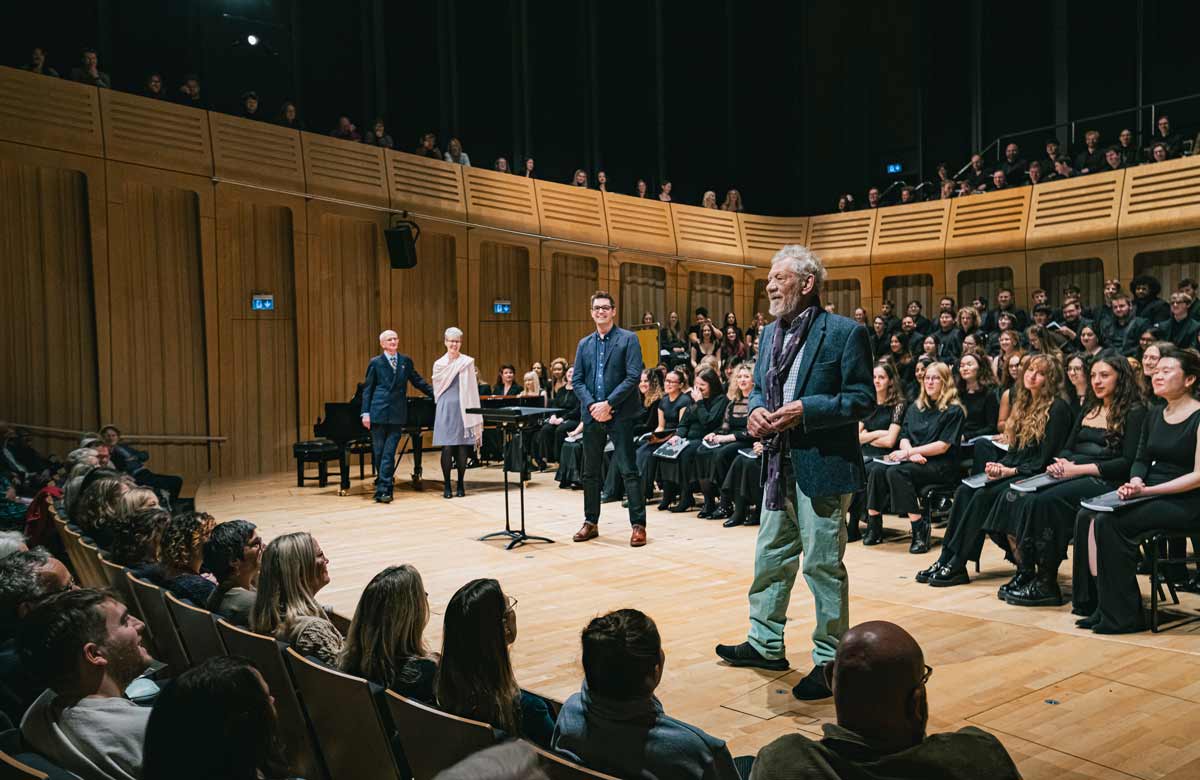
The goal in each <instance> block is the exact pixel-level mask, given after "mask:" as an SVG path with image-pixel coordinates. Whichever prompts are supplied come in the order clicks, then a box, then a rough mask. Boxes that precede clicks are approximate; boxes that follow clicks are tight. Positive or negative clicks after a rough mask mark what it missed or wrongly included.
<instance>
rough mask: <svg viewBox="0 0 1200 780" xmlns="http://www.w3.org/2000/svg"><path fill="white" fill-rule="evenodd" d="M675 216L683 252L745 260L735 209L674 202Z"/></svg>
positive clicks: (676, 238) (687, 254) (725, 259)
mask: <svg viewBox="0 0 1200 780" xmlns="http://www.w3.org/2000/svg"><path fill="white" fill-rule="evenodd" d="M671 218H672V219H673V220H674V222H675V243H676V245H677V246H678V247H679V254H680V255H682V256H684V257H699V258H703V259H706V260H721V261H723V262H726V263H741V262H743V261H744V260H745V252H744V251H743V249H742V236H741V233H740V231H739V230H738V222H737V214H736V213H735V212H732V211H717V210H715V209H702V208H698V207H696V206H680V205H679V204H678V203H672V204H671Z"/></svg>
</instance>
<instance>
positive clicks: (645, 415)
mask: <svg viewBox="0 0 1200 780" xmlns="http://www.w3.org/2000/svg"><path fill="white" fill-rule="evenodd" d="M657 427H658V402H657V401H654V402H652V403H651V404H650V405H649V406H646V405H645V402H643V403H642V418H641V419H640V420H638V421H637V422H636V423H635V424H634V426H633V436H634V438H635V439H636V438H637V437H638V436H641V435H643V434H646V433H650V432H651V431H653V430H654V429H655V428H657ZM612 456H613V454H612V453H611V452H609V451H608V448H607V447H606V448H605V450H604V486H603V487H602V488H601V489H600V499H601V500H602V501H603V500H615V499H618V498H623V497H624V496H625V480H623V479H621V472H620V471H619V470H617V469H613V468H609V466H611V465H612Z"/></svg>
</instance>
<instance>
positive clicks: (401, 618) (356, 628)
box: [338, 564, 438, 704]
mask: <svg viewBox="0 0 1200 780" xmlns="http://www.w3.org/2000/svg"><path fill="white" fill-rule="evenodd" d="M428 624H429V594H428V593H426V592H425V584H424V582H422V580H421V574H420V573H419V572H418V571H417V570H416V569H415V568H413V567H412V566H409V565H408V564H404V565H402V566H389V567H388V568H386V569H384V570H383V571H381V572H379V573H378V574H376V575H375V577H374V578H372V580H371V581H370V582H369V583H367V587H366V589H365V590H363V592H362V596H361V597H360V598H359V600H358V607H356V608H355V610H354V620H353V621H351V623H350V630H349V631H348V632H347V633H346V641H345V643H344V644H343V645H342V652H341V654H340V655H339V656H338V667H339V668H340V669H341V670H342V671H343V672H346V673H347V674H353V675H357V676H358V677H365V678H366V679H368V680H370V681H371V682H373V683H376V684H378V685H382V686H383V687H385V688H390V689H391V690H393V691H395V692H396V693H398V694H400V695H401V696H408V697H410V698H414V699H417V700H418V701H422V702H424V703H426V704H436V702H437V696H436V695H435V693H434V688H433V685H434V679H435V678H436V676H437V668H438V665H437V659H436V658H435V657H432V656H430V654H429V651H428V650H427V649H426V647H425V640H424V638H423V635H424V633H425V626H427V625H428Z"/></svg>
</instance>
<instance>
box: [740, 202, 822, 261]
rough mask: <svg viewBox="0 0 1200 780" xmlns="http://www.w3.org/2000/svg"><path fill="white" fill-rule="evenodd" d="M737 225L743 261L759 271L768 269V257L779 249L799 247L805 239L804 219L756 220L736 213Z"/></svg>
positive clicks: (806, 229)
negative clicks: (793, 245) (761, 268)
mask: <svg viewBox="0 0 1200 780" xmlns="http://www.w3.org/2000/svg"><path fill="white" fill-rule="evenodd" d="M738 224H739V226H740V227H741V230H742V246H743V247H745V250H746V261H747V262H749V263H750V264H752V265H757V266H761V267H763V268H768V267H770V265H771V258H772V257H774V256H775V253H776V252H778V251H779V249H780V247H782V246H785V245H787V244H803V243H804V242H805V241H806V240H807V239H808V217H760V216H756V215H754V214H738Z"/></svg>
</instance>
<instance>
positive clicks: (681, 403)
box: [635, 393, 692, 496]
mask: <svg viewBox="0 0 1200 780" xmlns="http://www.w3.org/2000/svg"><path fill="white" fill-rule="evenodd" d="M691 407H692V394H691V393H680V394H679V397H678V398H676V399H675V400H674V401H672V400H671V396H669V395H664V396H663V397H662V398H661V399H659V401H658V410H659V411H661V412H662V413H663V425H664V427H663V430H664V431H670V432H672V433H674V431H675V429H676V428H678V427H679V420H680V417H681V416H684V411H685V410H687V409H690V408H691ZM654 417H655V420H654V428H655V429H657V428H658V415H657V414H656V415H654ZM660 446H662V445H661V443H659V444H651V443H650V442H643V443H642V444H641V445H640V446H639V447H638V449H637V453H636V456H635V461H636V464H637V470H638V473H639V474H641V475H642V495H643V496H649V495H650V493H651V491H652V490H653V488H654V483H655V481H657V479H658V470H657V464H658V460H659V459H658V458H655V457H653V456H654V451H655V450H656V449H658V448H659V447H660Z"/></svg>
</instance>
